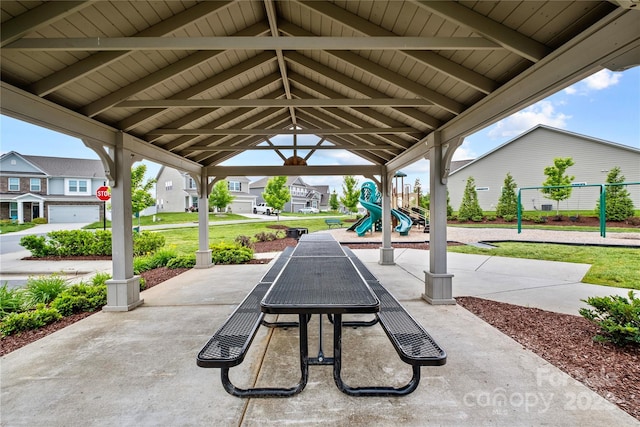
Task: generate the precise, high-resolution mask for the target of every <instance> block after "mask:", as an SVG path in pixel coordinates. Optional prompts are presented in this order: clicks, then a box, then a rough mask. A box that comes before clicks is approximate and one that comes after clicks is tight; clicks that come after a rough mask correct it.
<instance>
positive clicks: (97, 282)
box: [91, 271, 111, 286]
mask: <svg viewBox="0 0 640 427" xmlns="http://www.w3.org/2000/svg"><path fill="white" fill-rule="evenodd" d="M109 279H111V275H110V274H109V273H105V272H103V271H101V272H98V273H96V274H95V275H94V276H93V277H92V278H91V284H92V285H93V286H102V285H106V284H107V280H109Z"/></svg>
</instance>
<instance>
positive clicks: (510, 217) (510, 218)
mask: <svg viewBox="0 0 640 427" xmlns="http://www.w3.org/2000/svg"><path fill="white" fill-rule="evenodd" d="M502 219H504V220H505V221H506V222H512V221H513V220H515V219H516V217H515V215H503V216H502Z"/></svg>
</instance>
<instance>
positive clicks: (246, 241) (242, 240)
mask: <svg viewBox="0 0 640 427" xmlns="http://www.w3.org/2000/svg"><path fill="white" fill-rule="evenodd" d="M234 242H236V243H237V244H238V245H240V246H243V247H245V248H253V242H252V241H251V237H249V236H243V235H240V236H238V237H236V238H235V240H234Z"/></svg>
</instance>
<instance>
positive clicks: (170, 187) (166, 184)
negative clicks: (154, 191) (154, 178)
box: [164, 181, 173, 191]
mask: <svg viewBox="0 0 640 427" xmlns="http://www.w3.org/2000/svg"><path fill="white" fill-rule="evenodd" d="M164 189H165V190H167V191H171V190H173V181H165V182H164Z"/></svg>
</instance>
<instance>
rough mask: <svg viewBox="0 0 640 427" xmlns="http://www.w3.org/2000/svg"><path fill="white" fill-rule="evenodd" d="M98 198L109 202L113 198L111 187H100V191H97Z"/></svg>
mask: <svg viewBox="0 0 640 427" xmlns="http://www.w3.org/2000/svg"><path fill="white" fill-rule="evenodd" d="M96 197H97V198H98V199H99V200H102V201H103V202H106V201H107V200H109V199H110V198H111V194H110V193H109V187H105V186H104V185H103V186H102V187H99V188H98V191H96Z"/></svg>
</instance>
